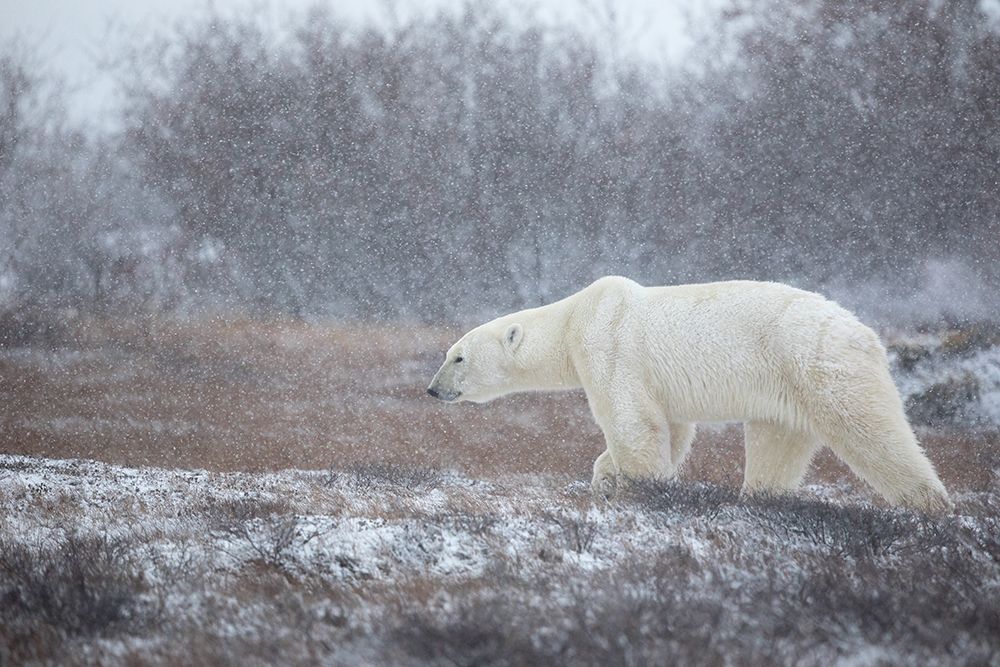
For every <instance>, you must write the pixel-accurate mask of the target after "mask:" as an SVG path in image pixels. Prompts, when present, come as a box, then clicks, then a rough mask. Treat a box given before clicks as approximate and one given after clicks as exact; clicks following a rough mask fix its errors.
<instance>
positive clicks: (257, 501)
mask: <svg viewBox="0 0 1000 667" xmlns="http://www.w3.org/2000/svg"><path fill="white" fill-rule="evenodd" d="M199 510H200V512H201V515H202V516H203V517H204V519H205V521H206V523H207V524H208V525H209V528H211V529H214V530H228V529H230V528H231V527H233V526H235V525H241V524H244V523H246V522H249V521H252V520H253V519H261V518H270V517H275V516H281V515H285V514H289V513H291V505H290V504H289V503H288V502H287V501H285V500H273V499H267V498H261V497H259V496H251V495H245V496H240V497H237V498H225V499H221V500H215V499H212V500H210V501H208V502H207V503H205V504H204V505H203V506H201V507H199Z"/></svg>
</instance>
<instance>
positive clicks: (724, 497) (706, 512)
mask: <svg viewBox="0 0 1000 667" xmlns="http://www.w3.org/2000/svg"><path fill="white" fill-rule="evenodd" d="M623 498H624V499H625V500H626V502H630V503H634V504H636V505H638V506H639V507H642V508H643V509H645V510H647V511H649V512H653V513H662V514H666V515H669V516H676V515H680V514H687V515H692V514H693V515H696V516H710V517H711V516H716V515H717V514H718V513H719V512H721V511H722V510H723V509H724V508H725V507H728V506H731V505H734V504H736V503H737V502H739V493H738V492H737V490H736V489H733V488H729V487H725V486H717V485H715V484H704V483H691V482H681V481H676V480H674V481H669V482H657V481H652V480H631V481H630V482H629V484H628V485H627V487H626V490H625V493H624V494H623Z"/></svg>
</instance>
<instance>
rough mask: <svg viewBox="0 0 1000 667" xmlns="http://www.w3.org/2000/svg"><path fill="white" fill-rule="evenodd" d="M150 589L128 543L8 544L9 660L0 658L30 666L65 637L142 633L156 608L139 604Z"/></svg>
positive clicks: (4, 572)
mask: <svg viewBox="0 0 1000 667" xmlns="http://www.w3.org/2000/svg"><path fill="white" fill-rule="evenodd" d="M147 589H148V586H147V582H146V580H145V578H144V576H143V574H142V571H141V568H140V567H139V564H138V562H137V559H136V556H135V547H134V545H133V544H131V543H130V542H129V541H128V540H125V539H115V538H108V537H102V536H86V537H83V536H80V535H74V534H70V535H67V536H65V537H62V538H59V539H58V540H57V541H56V542H54V543H53V544H52V545H50V546H44V547H40V548H33V547H29V546H26V545H24V544H21V543H17V542H11V541H4V542H3V543H2V544H0V600H2V604H0V619H2V620H0V626H2V627H0V637H2V639H3V644H4V645H5V646H6V647H7V648H6V651H7V652H8V653H7V655H6V656H4V654H3V653H2V652H0V657H6V658H8V659H10V660H13V661H14V662H19V661H20V660H33V659H38V658H41V657H43V656H44V655H45V654H46V653H47V652H53V654H54V652H56V651H57V650H58V646H57V644H58V643H59V642H60V641H62V640H65V639H67V638H71V637H104V636H112V635H115V634H119V633H133V632H137V631H141V630H144V629H146V628H147V627H149V625H150V624H151V623H153V622H154V621H155V620H156V615H157V612H158V609H159V607H157V606H156V605H153V604H149V603H148V602H145V601H144V600H143V599H142V595H143V593H144V592H146V591H147ZM53 642H55V644H53ZM3 650H4V649H3V648H0V651H3Z"/></svg>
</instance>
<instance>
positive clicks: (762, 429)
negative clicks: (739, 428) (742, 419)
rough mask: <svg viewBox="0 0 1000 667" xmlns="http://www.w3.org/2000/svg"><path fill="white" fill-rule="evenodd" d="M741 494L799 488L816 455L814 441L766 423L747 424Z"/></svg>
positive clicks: (809, 436) (801, 434)
mask: <svg viewBox="0 0 1000 667" xmlns="http://www.w3.org/2000/svg"><path fill="white" fill-rule="evenodd" d="M744 440H745V448H746V466H745V468H744V472H743V493H753V492H754V491H792V490H794V489H796V488H798V486H799V484H801V483H802V478H803V477H805V475H806V471H807V470H808V469H809V463H810V462H811V461H812V457H813V454H814V453H815V452H816V440H815V438H814V437H813V436H812V435H811V434H809V433H806V432H804V431H795V430H792V429H789V428H786V427H784V426H779V425H777V424H771V423H768V422H750V423H748V424H747V425H746V429H745V434H744Z"/></svg>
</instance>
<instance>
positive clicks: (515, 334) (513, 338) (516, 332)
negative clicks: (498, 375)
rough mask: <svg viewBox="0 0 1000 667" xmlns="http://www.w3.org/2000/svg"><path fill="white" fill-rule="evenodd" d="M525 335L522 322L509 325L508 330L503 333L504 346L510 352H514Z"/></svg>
mask: <svg viewBox="0 0 1000 667" xmlns="http://www.w3.org/2000/svg"><path fill="white" fill-rule="evenodd" d="M523 336H524V331H523V330H522V329H521V325H520V324H512V325H510V326H509V327H507V331H506V332H504V335H503V346H504V347H505V348H506V349H507V351H508V352H513V351H514V350H516V349H517V346H518V345H520V344H521V338H522V337H523Z"/></svg>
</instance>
